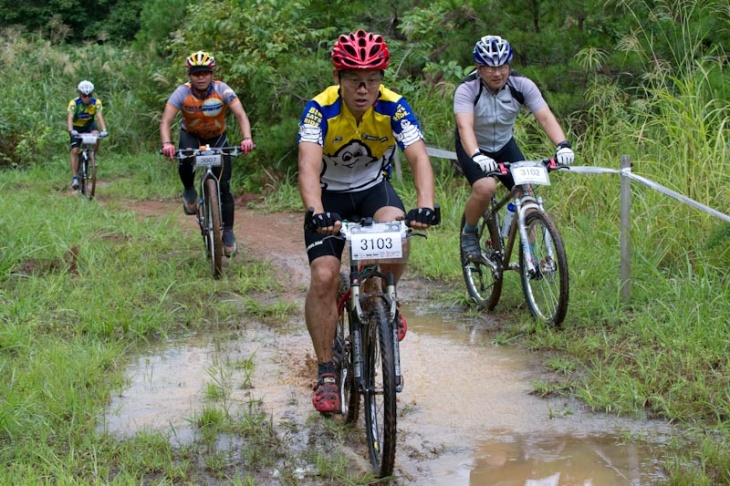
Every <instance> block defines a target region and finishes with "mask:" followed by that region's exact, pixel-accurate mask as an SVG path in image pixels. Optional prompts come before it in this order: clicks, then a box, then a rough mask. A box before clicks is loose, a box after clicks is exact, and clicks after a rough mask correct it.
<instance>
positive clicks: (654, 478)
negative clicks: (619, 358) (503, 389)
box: [469, 436, 666, 486]
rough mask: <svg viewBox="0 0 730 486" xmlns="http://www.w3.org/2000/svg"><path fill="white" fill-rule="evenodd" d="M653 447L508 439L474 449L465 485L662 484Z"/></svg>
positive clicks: (596, 440) (593, 440)
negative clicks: (472, 463) (467, 480)
mask: <svg viewBox="0 0 730 486" xmlns="http://www.w3.org/2000/svg"><path fill="white" fill-rule="evenodd" d="M660 454H661V451H660V450H659V448H658V447H657V446H652V445H648V444H644V443H621V442H619V441H617V439H616V438H613V437H609V436H600V437H584V438H576V437H572V436H559V437H547V438H540V439H537V440H535V439H531V438H529V437H512V438H510V440H508V441H490V442H483V443H481V444H479V445H478V447H477V448H476V452H475V457H476V461H475V463H474V465H473V467H472V469H471V475H470V477H469V484H470V485H474V486H481V485H501V486H523V485H524V486H559V485H580V486H598V485H623V484H626V485H636V486H638V485H642V484H645V485H649V484H658V483H659V482H661V481H663V480H665V479H666V478H665V477H664V476H663V473H662V468H661V464H660V463H659V462H658V461H657V460H656V459H654V457H657V456H658V455H660Z"/></svg>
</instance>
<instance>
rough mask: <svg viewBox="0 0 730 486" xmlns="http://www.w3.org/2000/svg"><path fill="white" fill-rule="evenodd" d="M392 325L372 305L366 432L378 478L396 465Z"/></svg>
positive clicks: (367, 342) (366, 341)
mask: <svg viewBox="0 0 730 486" xmlns="http://www.w3.org/2000/svg"><path fill="white" fill-rule="evenodd" d="M391 325H392V324H391V323H389V322H388V321H387V318H386V313H385V307H384V304H383V302H382V301H381V300H377V301H374V302H373V308H372V313H371V322H370V323H369V325H368V326H366V329H367V332H366V335H365V336H364V343H363V344H364V348H365V369H364V372H365V383H366V390H365V397H364V398H365V429H366V435H367V438H368V449H369V451H370V462H371V463H372V465H373V467H374V468H375V469H376V470H377V471H378V474H379V475H380V477H384V476H390V475H391V474H392V473H393V466H394V463H395V442H396V428H397V427H396V398H395V394H396V391H395V357H394V349H393V339H392V332H388V330H391V331H392V328H391Z"/></svg>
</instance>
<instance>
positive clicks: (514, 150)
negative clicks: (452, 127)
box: [456, 133, 525, 189]
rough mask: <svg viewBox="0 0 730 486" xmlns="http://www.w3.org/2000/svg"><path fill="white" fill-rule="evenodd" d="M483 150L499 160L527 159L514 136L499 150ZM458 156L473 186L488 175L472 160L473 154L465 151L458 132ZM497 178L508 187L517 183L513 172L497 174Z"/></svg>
mask: <svg viewBox="0 0 730 486" xmlns="http://www.w3.org/2000/svg"><path fill="white" fill-rule="evenodd" d="M481 152H482V153H483V154H484V155H486V156H487V157H491V158H493V159H494V160H495V161H497V162H518V161H521V160H525V156H524V155H522V151H521V150H520V149H519V147H517V143H516V142H515V139H514V138H513V139H511V140H510V141H509V142H507V144H506V145H505V146H504V147H502V148H501V149H499V151H497V152H485V151H483V150H482V151H481ZM456 157H457V158H458V159H459V165H461V170H462V172H463V173H464V176H466V179H467V180H468V181H469V184H471V185H472V186H473V185H474V183H475V182H476V181H478V180H479V179H484V178H485V177H487V174H486V173H485V172H484V171H483V170H482V168H481V167H479V166H478V165H477V164H476V163H475V162H474V161H473V160H472V158H471V155H470V154H467V153H466V152H465V151H464V147H462V145H461V140H459V135H458V133H457V135H456ZM497 179H499V180H500V181H501V182H502V184H504V185H505V186H506V187H507V189H512V188H513V187H514V185H515V181H514V179H512V174H507V175H503V176H497Z"/></svg>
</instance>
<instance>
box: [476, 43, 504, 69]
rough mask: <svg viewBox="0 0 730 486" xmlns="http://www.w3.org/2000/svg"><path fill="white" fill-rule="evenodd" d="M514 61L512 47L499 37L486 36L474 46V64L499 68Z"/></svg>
mask: <svg viewBox="0 0 730 486" xmlns="http://www.w3.org/2000/svg"><path fill="white" fill-rule="evenodd" d="M511 60H512V46H510V45H509V42H507V41H506V40H505V39H502V38H501V37H500V36H498V35H485V36H484V37H482V38H481V39H479V40H478V41H477V43H476V44H475V45H474V62H476V63H477V64H479V65H480V66H492V67H498V66H502V65H504V64H507V63H509V62H510V61H511Z"/></svg>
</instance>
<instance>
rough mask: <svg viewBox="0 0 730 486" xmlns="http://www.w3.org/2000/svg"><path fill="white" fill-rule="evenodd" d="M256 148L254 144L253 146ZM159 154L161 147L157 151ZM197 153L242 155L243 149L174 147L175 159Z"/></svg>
mask: <svg viewBox="0 0 730 486" xmlns="http://www.w3.org/2000/svg"><path fill="white" fill-rule="evenodd" d="M253 148H254V149H255V148H256V145H254V146H253ZM158 153H159V154H160V155H164V154H163V153H162V149H160V150H159V151H158ZM199 155H230V156H231V157H238V156H240V155H244V153H243V150H241V147H240V146H233V147H200V148H179V149H175V157H174V158H175V159H180V160H182V159H188V158H190V157H197V156H199Z"/></svg>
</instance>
